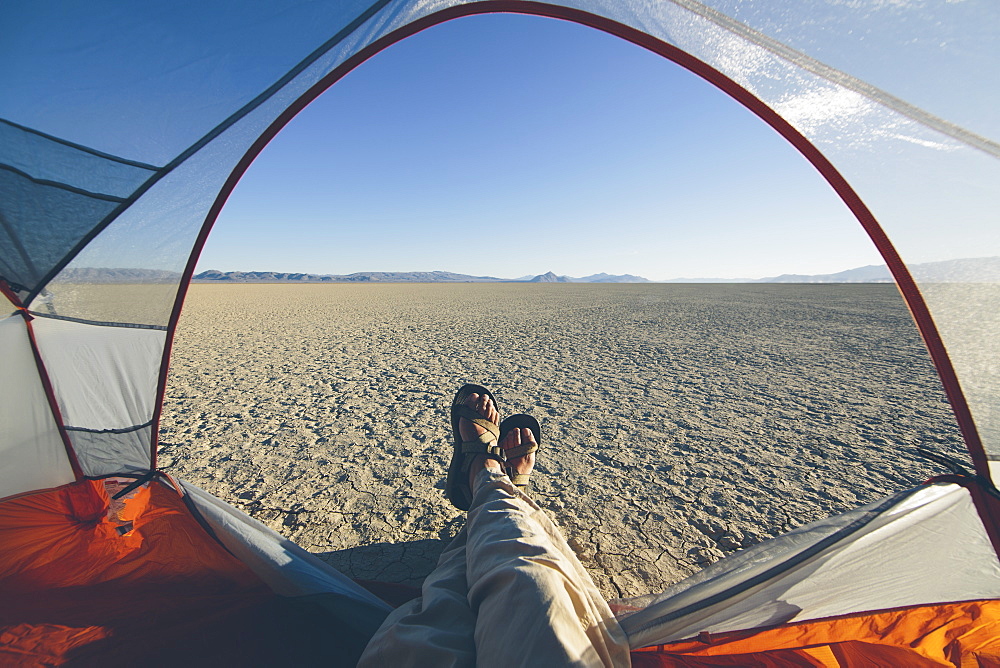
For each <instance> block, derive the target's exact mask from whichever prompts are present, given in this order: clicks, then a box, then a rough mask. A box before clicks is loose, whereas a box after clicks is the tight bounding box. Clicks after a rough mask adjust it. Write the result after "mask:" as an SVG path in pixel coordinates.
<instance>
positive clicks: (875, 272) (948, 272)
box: [664, 257, 1000, 283]
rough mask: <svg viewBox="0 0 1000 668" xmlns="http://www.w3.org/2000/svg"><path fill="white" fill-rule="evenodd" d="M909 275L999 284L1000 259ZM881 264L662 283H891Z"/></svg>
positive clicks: (917, 267) (929, 265)
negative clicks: (827, 271) (820, 271)
mask: <svg viewBox="0 0 1000 668" xmlns="http://www.w3.org/2000/svg"><path fill="white" fill-rule="evenodd" d="M909 270H910V273H911V274H913V277H914V278H915V279H916V280H918V281H923V282H926V283H970V282H972V283H975V282H987V283H990V282H997V283H1000V257H976V258H964V259H961V260H944V261H941V262H924V263H919V264H912V265H909ZM892 282H893V279H892V275H891V274H890V273H889V268H888V267H887V266H886V265H884V264H872V265H868V266H866V267H857V268H855V269H847V270H846V271H839V272H837V273H835V274H782V275H780V276H770V277H767V278H674V279H670V280H668V281H664V283H892Z"/></svg>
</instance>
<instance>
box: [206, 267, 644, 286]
mask: <svg viewBox="0 0 1000 668" xmlns="http://www.w3.org/2000/svg"><path fill="white" fill-rule="evenodd" d="M194 280H195V281H200V282H215V281H227V282H231V283H649V281H648V280H647V279H645V278H642V277H641V276H632V275H631V274H622V275H619V276H612V275H611V274H603V273H602V274H593V275H591V276H584V277H582V278H573V277H572V276H557V275H556V274H554V273H552V272H551V271H550V272H548V273H545V274H539V275H537V276H523V277H521V278H514V279H510V278H495V277H493V276H469V275H466V274H455V273H452V272H450V271H406V272H402V271H361V272H357V273H354V274H347V275H335V274H298V273H289V272H279V271H216V270H214V269H209V270H207V271H203V272H200V273H198V274H195V276H194Z"/></svg>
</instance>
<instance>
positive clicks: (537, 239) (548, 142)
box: [199, 16, 881, 280]
mask: <svg viewBox="0 0 1000 668" xmlns="http://www.w3.org/2000/svg"><path fill="white" fill-rule="evenodd" d="M879 263H881V259H880V257H879V256H878V254H877V252H876V251H875V249H874V247H873V246H872V244H871V242H870V241H869V240H868V238H867V236H866V235H865V234H864V232H863V231H862V230H861V228H860V226H859V225H858V223H857V222H856V221H855V220H854V218H853V217H852V216H851V214H850V213H849V212H848V211H847V209H846V207H845V206H844V205H843V204H842V203H841V202H840V200H839V199H838V198H837V196H836V195H835V194H834V193H833V191H832V190H831V188H830V187H829V186H828V185H827V184H826V182H825V181H823V180H822V179H821V178H820V176H819V175H818V174H817V173H816V172H815V170H814V169H813V168H812V167H811V166H810V165H809V164H808V163H807V162H806V161H805V159H804V158H802V157H801V156H800V155H799V154H798V153H797V152H796V151H795V150H794V149H793V148H791V146H789V145H788V144H787V143H786V142H785V141H784V140H783V139H782V138H781V137H779V136H778V135H777V134H776V133H775V132H774V131H773V130H771V129H770V128H769V127H767V126H766V125H764V124H763V123H762V122H761V121H760V120H758V119H757V118H756V117H754V116H753V115H752V114H750V113H749V112H748V111H746V110H745V109H743V108H742V107H741V106H740V105H738V104H737V103H735V102H734V101H732V100H731V99H730V98H728V97H727V96H725V95H724V94H723V93H721V92H719V91H718V90H716V89H715V88H713V87H711V86H710V85H709V84H707V83H705V82H703V81H702V80H700V79H698V78H696V77H695V76H693V75H691V74H689V73H687V72H686V71H684V70H682V69H681V68H679V67H678V66H676V65H674V64H672V63H670V62H668V61H666V60H664V59H662V58H660V57H659V56H656V55H655V54H651V53H649V52H646V51H644V50H642V49H640V48H639V47H636V46H633V45H631V44H628V43H626V42H624V41H621V40H618V39H616V38H613V37H610V36H608V35H605V34H603V33H600V32H598V31H595V30H591V29H588V28H584V27H581V26H577V25H574V24H568V23H564V22H559V21H555V20H550V19H541V18H535V17H524V16H480V17H470V18H465V19H460V20H457V21H452V22H450V23H446V24H444V25H441V26H437V27H434V28H432V29H430V30H427V31H425V32H423V33H420V34H418V35H416V36H414V37H411V38H409V39H407V40H404V41H403V42H401V43H399V44H397V45H395V46H393V47H390V48H389V49H387V50H386V51H384V52H382V53H380V54H378V55H376V56H375V57H374V58H372V59H371V60H369V61H368V62H366V63H364V64H363V65H361V66H360V67H359V68H357V69H356V70H355V71H353V72H352V73H350V74H349V75H348V76H347V77H345V78H344V79H343V80H342V81H340V82H339V83H337V84H336V85H335V86H333V87H332V88H331V89H330V90H329V91H327V92H326V93H325V94H324V95H323V96H321V97H320V98H319V99H318V100H317V101H316V102H314V103H313V104H312V105H310V106H309V107H308V108H306V109H305V110H304V111H303V112H302V113H301V114H299V116H298V117H296V118H295V119H293V120H292V122H291V123H290V124H289V125H288V126H287V127H286V128H285V129H284V130H283V131H282V132H281V133H280V134H279V135H278V136H277V137H276V138H275V139H274V141H272V143H271V144H270V145H269V146H268V147H267V148H266V149H265V150H264V151H263V153H262V154H261V155H260V156H259V157H258V159H257V160H256V162H255V163H254V164H253V165H252V166H251V168H250V169H249V171H248V172H247V174H246V175H245V176H244V178H243V180H242V181H241V183H240V184H239V186H237V188H236V190H235V191H234V193H233V195H232V197H231V198H230V200H229V202H228V204H227V205H226V208H225V209H224V210H223V213H222V215H221V216H220V218H219V221H218V223H217V224H216V227H215V229H214V231H213V233H212V236H211V237H210V238H209V242H208V245H207V246H206V248H205V250H204V253H203V254H202V257H201V261H200V263H199V269H202V270H203V269H210V268H211V269H220V270H269V271H302V272H312V273H324V274H325V273H336V274H346V273H351V272H355V271H427V270H437V269H441V270H448V271H455V272H459V273H466V274H474V275H492V276H499V277H508V278H510V277H517V276H523V275H527V274H537V273H542V272H545V271H554V272H556V273H557V274H568V275H571V276H583V275H587V274H592V273H597V272H602V271H603V272H608V273H612V274H621V273H631V274H637V275H641V276H644V277H646V278H650V279H653V280H662V279H669V278H676V277H723V278H734V277H749V278H757V277H762V276H769V275H776V274H781V273H828V272H834V271H839V270H843V269H848V268H852V267H856V266H862V265H866V264H879Z"/></svg>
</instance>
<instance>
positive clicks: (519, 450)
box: [500, 413, 542, 492]
mask: <svg viewBox="0 0 1000 668" xmlns="http://www.w3.org/2000/svg"><path fill="white" fill-rule="evenodd" d="M519 428H520V429H530V430H531V434H532V436H534V437H535V442H534V443H523V444H521V445H518V446H516V447H513V448H510V449H509V450H504V453H503V454H504V457H506V458H507V461H510V460H511V459H517V458H518V457H524V456H525V455H528V454H531V453H532V452H535V451H536V450H538V446H539V445H540V444H541V443H542V428H541V427H540V426H539V424H538V420H536V419H535V418H533V417H531V416H530V415H526V414H525V413H519V414H517V415H511V416H510V417H509V418H507V419H505V420H504V421H503V422H501V423H500V442H501V443H502V442H503V440H504V439H505V438H507V434H509V433H510V431H511V429H519ZM505 468H507V467H505ZM507 475H508V477H509V478H510V481H511V482H512V483H514V484H515V485H517V487H518V489H520V490H521V491H522V492H523V491H525V490H527V489H528V483H529V482H530V481H531V474H530V473H514V472H513V471H511V470H510V469H509V468H507Z"/></svg>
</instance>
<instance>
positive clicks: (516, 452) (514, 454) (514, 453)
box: [505, 443, 538, 459]
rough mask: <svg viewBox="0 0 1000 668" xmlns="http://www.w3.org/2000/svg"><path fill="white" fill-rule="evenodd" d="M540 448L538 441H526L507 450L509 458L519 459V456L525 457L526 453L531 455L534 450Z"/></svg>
mask: <svg viewBox="0 0 1000 668" xmlns="http://www.w3.org/2000/svg"><path fill="white" fill-rule="evenodd" d="M536 450H538V444H537V443H526V444H524V445H518V446H516V447H513V448H508V449H507V450H506V451H505V454H506V455H507V459H517V458H518V457H524V456H525V455H530V454H531V453H532V452H535V451H536Z"/></svg>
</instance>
